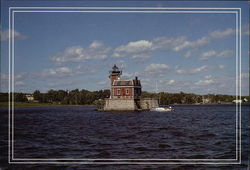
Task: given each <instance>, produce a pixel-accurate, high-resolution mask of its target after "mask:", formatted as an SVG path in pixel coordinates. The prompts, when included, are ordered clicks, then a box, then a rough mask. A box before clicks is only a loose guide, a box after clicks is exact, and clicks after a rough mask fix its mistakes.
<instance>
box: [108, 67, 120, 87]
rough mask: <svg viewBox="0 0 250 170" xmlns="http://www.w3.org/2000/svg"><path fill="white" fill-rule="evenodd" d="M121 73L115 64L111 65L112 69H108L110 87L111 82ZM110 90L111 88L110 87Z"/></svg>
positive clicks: (118, 77)
mask: <svg viewBox="0 0 250 170" xmlns="http://www.w3.org/2000/svg"><path fill="white" fill-rule="evenodd" d="M121 75H122V71H121V70H119V68H118V67H117V66H116V65H114V66H113V67H112V70H111V71H109V79H110V82H111V84H110V85H111V87H112V85H113V83H114V80H118V79H120V76H121ZM111 90H112V89H111Z"/></svg>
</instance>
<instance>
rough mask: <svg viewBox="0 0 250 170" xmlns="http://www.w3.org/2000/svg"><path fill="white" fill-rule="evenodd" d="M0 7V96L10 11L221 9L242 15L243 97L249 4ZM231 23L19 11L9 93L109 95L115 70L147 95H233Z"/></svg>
mask: <svg viewBox="0 0 250 170" xmlns="http://www.w3.org/2000/svg"><path fill="white" fill-rule="evenodd" d="M1 3H2V6H1V12H2V13H1V14H2V15H1V20H2V22H1V32H0V33H1V49H2V50H1V87H0V90H1V92H7V91H8V74H9V73H8V69H9V68H8V62H9V61H8V60H9V54H8V40H9V38H10V37H9V35H8V31H9V29H8V7H10V6H11V7H18V6H25V7H28V6H32V7H35V6H36V7H39V6H46V7H59V6H61V7H73V6H75V7H105V6H106V7H137V8H139V7H183V8H186V7H206V8H215V7H217V8H218V7H223V8H241V10H242V30H241V31H242V35H241V39H242V46H241V47H242V48H241V81H242V84H241V90H242V95H249V31H248V30H249V24H248V22H249V15H248V13H249V4H248V3H247V2H242V1H241V2H216V1H215V2H202V3H201V2H181V1H178V2H166V1H165V2H161V1H155V2H122V1H121V2H112V1H110V2H98V1H94V2H88V1H82V2H80V1H62V2H60V3H59V2H58V1H43V3H41V1H33V2H31V1H29V2H28V1H19V2H18V1H2V2H1ZM137 10H138V9H137ZM78 11H82V10H78ZM85 11H86V10H85ZM102 11H103V10H102ZM104 11H105V10H104ZM144 11H145V10H144ZM151 11H152V10H151ZM154 11H155V10H154ZM161 11H162V10H161ZM179 11H180V10H179ZM235 18H236V17H235V14H233V13H180V12H178V10H177V12H171V13H155V12H143V13H136V12H129V13H121V12H120V13H115V12H113V13H108V12H101V10H99V11H98V12H96V13H86V12H85V13H83V12H17V13H15V18H14V19H15V20H14V21H15V26H14V30H12V31H14V39H15V41H14V43H15V48H14V52H15V55H14V58H15V63H14V70H15V77H14V80H15V91H16V92H25V93H32V92H33V91H35V90H40V91H41V92H46V91H48V90H50V89H55V90H58V89H63V90H73V89H76V88H77V89H87V90H91V91H93V90H101V89H108V88H109V85H110V80H109V79H108V75H109V71H110V70H111V68H112V66H113V65H114V64H116V65H117V66H118V67H119V68H120V69H122V71H123V74H122V77H121V78H122V79H132V78H134V77H135V76H138V78H139V79H140V80H141V83H142V88H143V90H146V91H151V92H155V91H157V92H160V91H165V92H169V93H176V92H180V91H182V92H186V93H196V94H208V93H210V94H211V93H212V94H230V95H235V94H236V90H235V89H236V32H237V30H236V21H235ZM156 86H157V87H156Z"/></svg>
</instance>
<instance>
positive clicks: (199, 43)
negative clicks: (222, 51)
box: [174, 37, 210, 52]
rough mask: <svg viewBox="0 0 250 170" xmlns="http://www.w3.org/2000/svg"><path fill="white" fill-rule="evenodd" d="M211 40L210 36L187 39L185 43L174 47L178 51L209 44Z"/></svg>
mask: <svg viewBox="0 0 250 170" xmlns="http://www.w3.org/2000/svg"><path fill="white" fill-rule="evenodd" d="M209 41H210V38H209V37H202V38H200V39H197V40H195V41H188V40H185V41H184V42H183V43H181V44H179V45H177V46H176V47H175V48H174V51H177V52H178V51H181V50H183V49H186V48H197V47H200V46H204V45H206V44H208V43H209Z"/></svg>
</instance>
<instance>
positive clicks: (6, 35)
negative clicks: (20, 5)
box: [0, 29, 26, 41]
mask: <svg viewBox="0 0 250 170" xmlns="http://www.w3.org/2000/svg"><path fill="white" fill-rule="evenodd" d="M12 34H14V38H15V39H18V40H23V39H25V38H26V36H24V35H22V34H21V33H19V32H18V31H15V30H11V29H10V35H11V36H12ZM11 36H9V30H5V31H0V37H1V41H7V40H9V38H10V37H11Z"/></svg>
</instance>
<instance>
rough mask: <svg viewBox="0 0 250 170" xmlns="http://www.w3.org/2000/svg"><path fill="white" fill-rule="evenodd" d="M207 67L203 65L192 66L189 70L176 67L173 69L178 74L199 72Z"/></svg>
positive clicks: (206, 69)
mask: <svg viewBox="0 0 250 170" xmlns="http://www.w3.org/2000/svg"><path fill="white" fill-rule="evenodd" d="M209 69H210V68H209V67H208V66H206V65H204V66H201V67H197V68H193V69H189V70H183V69H179V68H178V67H177V68H176V70H175V71H176V73H178V74H195V73H199V72H205V71H208V70H209Z"/></svg>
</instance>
